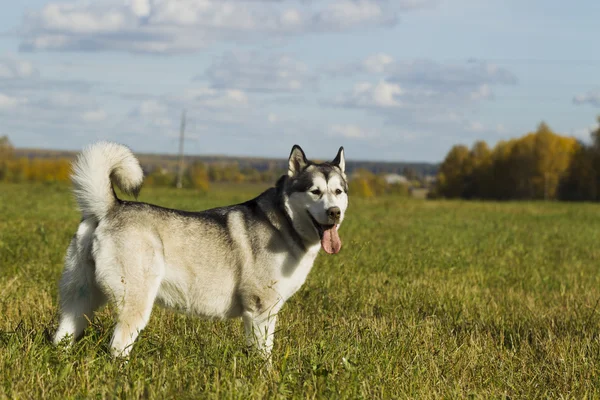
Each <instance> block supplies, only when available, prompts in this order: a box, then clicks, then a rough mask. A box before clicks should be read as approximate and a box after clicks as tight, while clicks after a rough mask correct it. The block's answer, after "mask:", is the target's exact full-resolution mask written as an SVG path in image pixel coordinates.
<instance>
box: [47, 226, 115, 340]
mask: <svg viewBox="0 0 600 400" xmlns="http://www.w3.org/2000/svg"><path fill="white" fill-rule="evenodd" d="M94 229H95V223H94V222H93V221H82V223H81V224H80V225H79V229H78V231H77V234H76V235H75V237H74V238H73V240H72V241H71V244H70V245H69V249H68V251H67V256H66V258H65V269H64V271H63V274H62V278H61V281H60V322H59V326H58V330H57V331H56V334H55V335H54V343H55V344H59V343H60V342H62V341H63V340H64V339H66V338H70V340H69V343H73V342H74V341H75V339H76V338H77V337H79V336H80V335H81V334H82V333H83V331H84V330H85V328H86V327H87V325H88V320H91V319H92V318H93V315H94V311H95V310H97V309H98V308H100V307H101V306H102V305H104V303H105V302H106V296H105V295H104V293H102V291H101V290H100V289H99V287H98V285H97V284H96V279H95V276H94V260H93V259H92V256H91V240H92V236H93V232H94Z"/></svg>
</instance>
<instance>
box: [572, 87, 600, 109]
mask: <svg viewBox="0 0 600 400" xmlns="http://www.w3.org/2000/svg"><path fill="white" fill-rule="evenodd" d="M573 103H574V104H577V105H582V104H589V105H591V106H594V107H600V90H597V91H590V92H587V93H583V94H578V95H577V96H575V97H573Z"/></svg>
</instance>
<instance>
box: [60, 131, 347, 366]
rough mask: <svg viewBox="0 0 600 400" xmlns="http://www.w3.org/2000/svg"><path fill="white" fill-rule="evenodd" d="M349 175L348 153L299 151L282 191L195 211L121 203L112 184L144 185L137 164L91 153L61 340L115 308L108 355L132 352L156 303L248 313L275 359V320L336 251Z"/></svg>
mask: <svg viewBox="0 0 600 400" xmlns="http://www.w3.org/2000/svg"><path fill="white" fill-rule="evenodd" d="M344 169H345V160H344V149H343V148H342V147H340V149H339V151H338V153H337V156H336V157H335V159H334V160H333V161H331V162H325V163H314V162H311V161H309V160H307V159H306V156H305V154H304V152H303V151H302V149H301V148H300V147H299V146H294V147H293V148H292V152H291V154H290V157H289V167H288V173H287V175H283V176H282V177H281V178H280V179H279V180H278V182H277V184H276V186H275V187H273V188H271V189H268V190H267V191H265V192H264V193H262V194H261V195H260V196H258V197H256V198H255V199H253V200H250V201H247V202H245V203H242V204H237V205H233V206H228V207H222V208H215V209H211V210H206V211H201V212H188V211H180V210H173V209H168V208H162V207H159V206H155V205H151V204H146V203H139V202H132V201H124V200H120V199H119V198H117V196H116V194H115V192H114V190H113V186H112V184H113V183H114V184H116V185H117V186H118V187H119V189H121V190H122V191H123V192H125V193H128V194H134V195H137V194H138V192H139V190H140V187H141V185H142V180H143V173H142V169H141V168H140V165H139V163H138V160H137V159H136V158H135V157H134V155H133V154H132V153H131V151H130V150H129V149H128V148H127V147H125V146H122V145H119V144H115V143H109V142H100V143H96V144H94V145H92V146H90V147H89V148H87V149H85V150H84V151H83V152H82V153H81V154H80V155H79V157H78V158H77V160H76V162H75V164H74V166H73V175H72V181H73V185H74V192H75V196H76V198H77V202H78V204H79V208H80V209H81V212H82V214H83V218H82V221H81V223H80V224H79V228H78V230H77V233H76V234H75V236H74V237H73V240H72V241H71V244H70V246H69V249H68V251H67V255H66V260H65V269H64V272H63V275H62V279H61V282H60V323H59V327H58V331H57V332H56V335H55V338H54V341H55V343H56V344H58V343H60V342H61V341H63V339H66V338H68V341H69V343H72V342H73V341H74V340H75V338H76V337H78V336H79V335H81V333H82V332H83V330H84V329H85V327H86V326H87V323H88V321H89V319H91V318H92V316H93V313H94V311H95V310H97V309H98V308H99V307H101V306H102V305H104V304H105V303H106V302H107V301H109V302H111V303H112V305H113V309H114V311H115V318H116V327H115V331H114V334H113V337H112V340H111V351H112V354H113V355H114V356H123V357H125V356H127V355H128V354H129V352H130V350H131V347H132V345H133V343H134V341H135V339H136V337H137V336H138V334H139V332H140V331H141V330H142V329H144V327H145V326H146V324H147V323H148V320H149V318H150V313H151V311H152V306H153V305H154V303H155V302H158V303H159V304H161V305H163V306H165V307H169V308H174V309H177V310H180V311H183V312H186V313H190V314H194V315H198V316H203V317H209V318H210V317H213V318H235V317H242V319H243V321H244V325H245V331H246V337H247V340H248V343H249V344H250V345H252V346H255V347H256V348H258V349H259V351H260V352H262V353H263V354H265V355H268V354H270V352H271V349H272V347H273V333H274V331H275V321H276V317H277V313H278V312H279V310H280V309H281V307H282V306H283V304H284V302H285V301H286V300H287V299H288V298H289V297H290V296H292V295H293V294H294V293H295V292H296V291H297V290H298V289H299V288H300V287H301V286H302V284H303V283H304V281H305V280H306V276H307V275H308V273H309V272H310V270H311V268H312V266H313V263H314V261H315V258H316V257H317V253H318V252H319V250H320V248H321V247H322V248H323V249H324V250H325V251H326V252H327V253H330V254H332V253H337V252H339V251H340V248H341V246H342V243H341V241H340V237H339V235H338V228H339V226H340V224H341V223H342V221H343V220H344V214H345V211H346V207H347V206H348V183H347V180H346V175H345V172H344Z"/></svg>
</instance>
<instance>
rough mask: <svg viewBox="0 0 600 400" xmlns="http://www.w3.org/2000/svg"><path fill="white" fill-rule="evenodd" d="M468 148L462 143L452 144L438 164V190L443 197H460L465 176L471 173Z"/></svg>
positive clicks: (463, 188) (463, 187) (463, 189)
mask: <svg viewBox="0 0 600 400" xmlns="http://www.w3.org/2000/svg"><path fill="white" fill-rule="evenodd" d="M469 164H470V162H469V148H468V147H467V146H464V145H456V146H453V147H452V149H450V151H449V152H448V155H446V158H445V159H444V162H442V165H440V169H439V172H438V191H439V194H440V195H441V196H443V197H448V198H456V197H462V196H463V194H464V191H465V184H466V177H467V176H468V175H469V174H470V173H471V171H470V168H471V167H470V165H469Z"/></svg>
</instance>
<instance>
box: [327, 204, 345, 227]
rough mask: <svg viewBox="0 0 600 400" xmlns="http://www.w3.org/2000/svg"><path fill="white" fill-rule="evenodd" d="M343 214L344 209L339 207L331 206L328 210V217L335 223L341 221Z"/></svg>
mask: <svg viewBox="0 0 600 400" xmlns="http://www.w3.org/2000/svg"><path fill="white" fill-rule="evenodd" d="M341 215H342V210H340V208H339V207H331V208H330V209H329V210H327V217H329V220H330V221H332V222H333V223H337V222H339V221H340V217H341Z"/></svg>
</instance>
